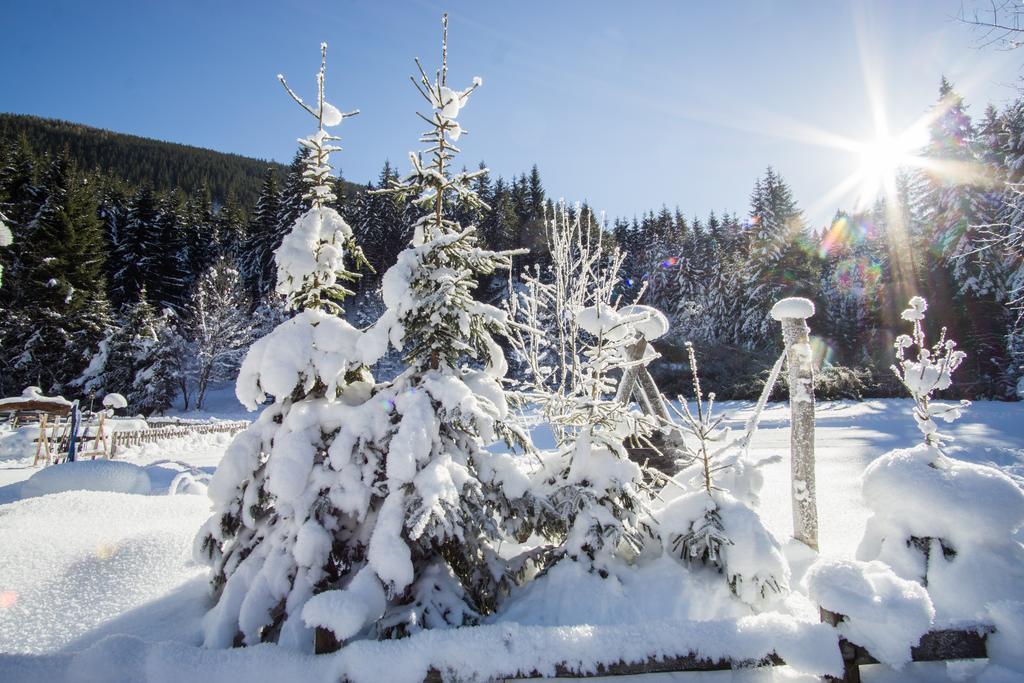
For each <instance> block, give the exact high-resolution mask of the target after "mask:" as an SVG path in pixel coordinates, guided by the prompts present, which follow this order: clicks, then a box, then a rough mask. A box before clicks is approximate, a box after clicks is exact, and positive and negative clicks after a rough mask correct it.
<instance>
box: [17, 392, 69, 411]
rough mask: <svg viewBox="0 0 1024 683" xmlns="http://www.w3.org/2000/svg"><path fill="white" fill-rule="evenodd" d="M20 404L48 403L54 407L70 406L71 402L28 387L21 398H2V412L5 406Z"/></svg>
mask: <svg viewBox="0 0 1024 683" xmlns="http://www.w3.org/2000/svg"><path fill="white" fill-rule="evenodd" d="M20 403H46V404H50V405H54V406H70V405H71V401H69V400H67V399H66V398H64V397H63V396H43V394H42V393H41V390H40V389H39V387H27V388H26V389H25V391H23V392H21V396H12V397H10V398H0V410H3V408H4V406H12V405H18V404H20Z"/></svg>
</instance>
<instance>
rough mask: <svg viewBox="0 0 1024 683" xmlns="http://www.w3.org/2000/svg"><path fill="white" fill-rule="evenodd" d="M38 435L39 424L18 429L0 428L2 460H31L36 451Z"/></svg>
mask: <svg viewBox="0 0 1024 683" xmlns="http://www.w3.org/2000/svg"><path fill="white" fill-rule="evenodd" d="M38 436H39V426H38V425H24V426H22V427H18V428H17V429H0V461H3V460H29V461H31V459H32V457H33V455H34V454H35V452H36V438H37V437H38Z"/></svg>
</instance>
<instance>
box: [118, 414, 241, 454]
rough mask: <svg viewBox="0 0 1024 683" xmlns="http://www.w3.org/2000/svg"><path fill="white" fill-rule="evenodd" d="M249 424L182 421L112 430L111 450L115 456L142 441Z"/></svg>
mask: <svg viewBox="0 0 1024 683" xmlns="http://www.w3.org/2000/svg"><path fill="white" fill-rule="evenodd" d="M248 425H249V423H248V422H245V421H241V420H239V421H231V422H204V423H199V424H196V423H182V424H177V425H169V426H166V427H155V428H153V429H134V430H131V431H120V432H114V434H113V435H112V437H111V446H110V448H111V452H112V453H113V454H114V455H115V456H116V455H117V452H118V449H121V448H130V447H131V446H138V445H141V444H144V443H155V442H157V441H163V440H165V439H177V438H181V437H183V436H188V435H190V434H218V433H223V432H227V433H229V434H235V433H237V432H240V431H242V430H243V429H245V428H246V427H247V426H248Z"/></svg>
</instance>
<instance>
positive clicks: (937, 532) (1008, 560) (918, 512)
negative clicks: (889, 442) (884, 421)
mask: <svg viewBox="0 0 1024 683" xmlns="http://www.w3.org/2000/svg"><path fill="white" fill-rule="evenodd" d="M862 489H863V495H864V500H865V502H866V503H867V506H868V507H869V508H870V509H871V510H872V512H873V513H874V514H873V516H872V517H871V518H870V519H869V520H868V524H867V528H866V529H865V532H864V538H863V540H862V541H861V545H860V548H859V549H858V550H857V557H858V559H861V560H875V559H878V560H881V561H882V562H885V563H886V564H888V565H890V566H891V567H892V568H893V570H894V571H895V572H896V573H897V574H898V575H899V576H902V577H903V578H906V579H912V580H918V581H920V580H923V579H924V578H925V577H926V578H927V582H928V593H929V594H930V595H931V598H932V602H933V603H934V605H935V609H936V612H937V613H938V615H939V619H940V620H943V621H955V620H961V619H983V618H985V617H986V614H985V607H984V606H985V604H986V603H988V602H991V601H993V600H1000V599H1011V600H1024V546H1022V545H1021V543H1020V542H1018V541H1016V540H1015V539H1014V535H1015V534H1016V533H1017V531H1018V530H1019V529H1021V528H1022V526H1024V491H1022V490H1021V489H1020V487H1018V486H1017V485H1016V484H1015V483H1014V481H1013V480H1012V479H1010V477H1008V476H1007V475H1005V474H1004V473H1002V472H1001V471H999V470H998V469H996V468H994V467H989V466H986V465H978V464H975V463H971V462H965V461H963V460H957V459H954V458H950V457H948V456H945V455H943V454H942V453H941V452H940V451H938V449H936V448H935V447H933V446H928V445H927V444H920V445H918V446H915V447H914V448H910V449H897V450H894V451H890V452H889V453H886V454H885V455H883V456H881V457H880V458H878V459H877V460H875V461H874V462H873V463H871V465H869V466H868V468H867V470H866V471H865V473H864V478H863V484H862Z"/></svg>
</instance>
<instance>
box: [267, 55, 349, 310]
mask: <svg viewBox="0 0 1024 683" xmlns="http://www.w3.org/2000/svg"><path fill="white" fill-rule="evenodd" d="M320 57H321V59H320V70H319V71H318V72H317V77H316V82H317V102H316V106H315V107H311V106H309V105H307V104H306V103H305V102H303V101H302V98H300V97H299V96H298V95H296V94H295V92H294V91H293V90H292V89H291V88H289V87H288V84H287V82H285V80H284V76H282V75H280V74H278V76H277V78H278V80H279V81H281V85H283V86H284V89H285V90H286V91H287V92H288V94H289V95H290V96H291V98H292V99H293V100H295V102H297V103H298V105H299V106H300V107H302V108H303V109H304V110H305V111H306V112H308V113H309V114H311V115H312V116H313V118H315V119H316V120H317V126H318V128H317V131H316V132H315V133H313V134H312V135H310V136H309V137H307V138H303V139H301V140H299V142H300V143H301V144H302V145H303V147H305V148H306V149H307V151H308V154H307V156H306V159H305V163H306V170H305V171H304V172H303V175H304V176H305V177H307V178H308V179H310V180H311V182H312V189H311V190H310V193H309V194H308V195H307V196H306V198H307V199H309V200H310V201H312V204H313V205H312V207H311V208H310V210H309V211H307V212H306V213H305V214H303V215H302V216H301V217H300V218H299V219H298V220H297V221H296V222H295V224H294V225H293V226H292V228H291V231H290V232H289V233H288V234H287V235H285V237H284V239H283V240H282V242H281V246H280V247H278V249H277V251H276V252H275V258H276V261H277V292H278V293H279V294H281V295H283V296H285V297H286V298H287V301H288V307H289V308H291V309H295V310H304V309H319V310H326V311H328V312H330V313H334V314H339V313H341V306H340V305H339V303H338V302H340V301H342V300H343V299H344V298H345V297H346V296H350V295H352V294H353V292H352V291H351V290H349V289H348V288H346V287H345V286H344V284H343V283H345V282H352V281H354V280H356V279H357V278H358V275H356V274H355V273H352V272H350V271H349V270H347V268H346V266H345V256H346V254H347V255H349V256H351V257H353V259H354V261H355V265H356V266H367V267H369V264H368V263H367V262H366V259H365V258H364V257H363V252H362V250H361V249H360V248H359V247H358V246H357V245H356V244H355V241H354V240H353V238H352V228H350V227H349V225H348V223H346V222H345V220H344V219H343V218H342V217H341V215H340V214H339V213H338V212H337V211H335V210H334V209H332V208H330V207H328V206H327V204H329V203H330V202H331V201H333V200H334V199H335V196H334V192H333V190H332V186H331V165H330V154H331V152H335V151H338V150H340V149H341V148H340V147H338V146H336V145H331V144H328V141H331V140H338V139H339V138H338V137H336V136H333V135H330V134H328V133H327V131H326V130H324V128H325V127H330V126H336V125H338V124H340V123H341V122H342V120H344V119H345V118H348V117H350V116H355V115H356V114H358V113H359V111H358V110H355V111H351V112H348V113H342V112H341V110H339V109H338V108H337V107H335V106H334V105H332V104H330V103H329V102H327V101H326V100H325V99H324V84H325V74H326V71H327V43H321V44H320Z"/></svg>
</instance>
